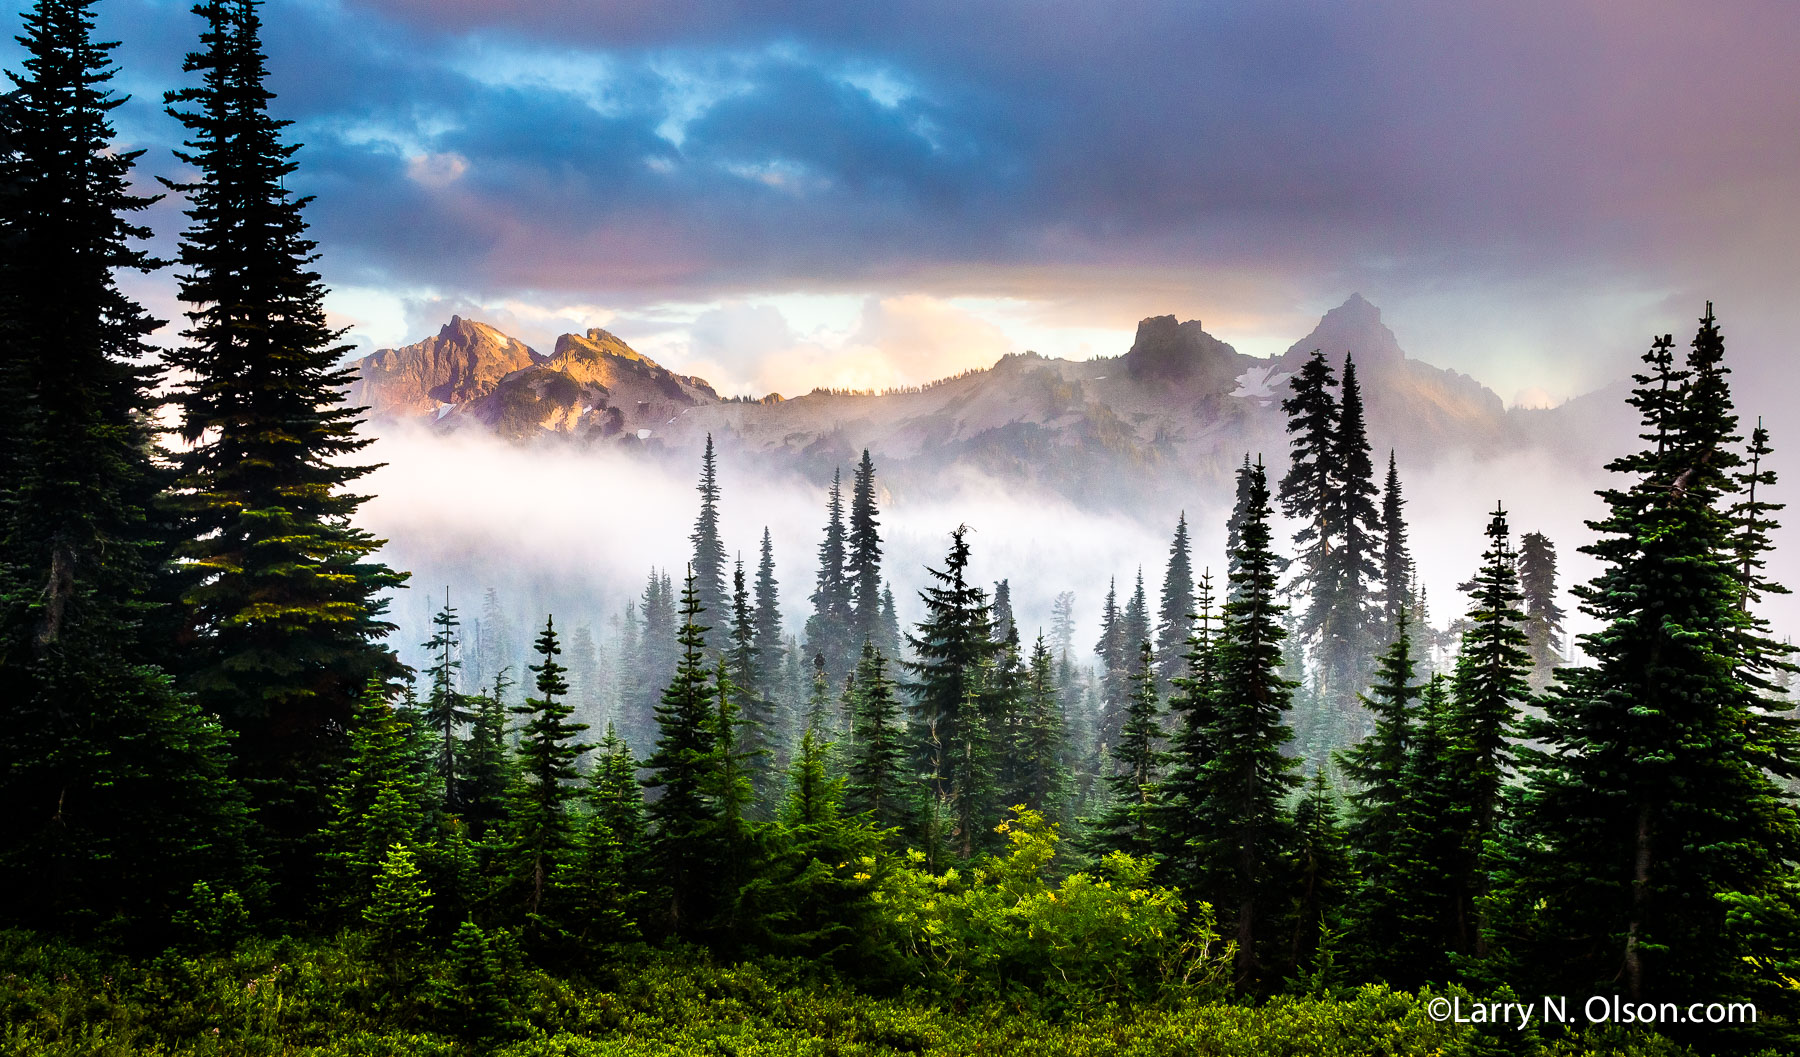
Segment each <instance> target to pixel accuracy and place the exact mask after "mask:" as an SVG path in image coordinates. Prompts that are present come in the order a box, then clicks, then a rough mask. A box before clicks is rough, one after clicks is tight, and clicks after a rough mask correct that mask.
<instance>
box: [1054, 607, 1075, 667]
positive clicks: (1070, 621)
mask: <svg viewBox="0 0 1800 1057" xmlns="http://www.w3.org/2000/svg"><path fill="white" fill-rule="evenodd" d="M1074 651H1075V592H1073V591H1061V592H1058V593H1057V596H1056V598H1054V599H1053V600H1051V602H1050V656H1051V657H1052V658H1053V659H1054V660H1057V661H1061V660H1062V659H1063V658H1064V657H1067V656H1068V655H1069V654H1071V653H1073V652H1074Z"/></svg>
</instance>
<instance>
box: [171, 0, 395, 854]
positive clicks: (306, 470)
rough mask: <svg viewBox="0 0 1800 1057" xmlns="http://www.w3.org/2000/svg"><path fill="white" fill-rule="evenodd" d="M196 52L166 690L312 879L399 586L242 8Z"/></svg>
mask: <svg viewBox="0 0 1800 1057" xmlns="http://www.w3.org/2000/svg"><path fill="white" fill-rule="evenodd" d="M194 10H195V12H196V13H197V14H199V15H200V16H201V17H202V18H203V19H204V20H205V22H206V27H205V29H204V30H203V31H202V33H201V38H200V45H201V49H200V50H199V51H197V52H193V53H190V54H189V55H188V57H187V61H186V62H185V63H184V64H183V67H182V68H183V70H184V71H186V72H188V73H192V74H198V75H199V85H198V86H196V87H192V88H186V89H182V90H180V91H175V92H171V93H169V94H168V95H167V96H166V102H167V103H168V104H169V107H168V109H169V113H170V114H171V116H173V117H175V118H176V119H177V120H178V121H180V122H181V123H182V125H183V126H184V127H186V129H187V130H188V133H189V135H190V136H191V138H190V139H188V140H187V141H186V147H187V150H186V151H183V152H177V157H178V158H180V159H181V160H182V161H183V162H184V163H186V164H187V165H189V166H191V167H192V169H193V171H194V173H195V179H194V180H193V182H191V183H184V184H169V185H168V186H169V187H170V188H171V189H172V190H177V191H182V192H185V193H186V194H187V196H188V209H187V210H186V215H187V217H188V218H189V221H190V223H189V226H188V228H187V230H186V231H185V232H184V233H183V235H182V240H181V247H180V254H179V259H180V263H181V265H182V267H183V272H182V274H181V276H180V297H181V300H182V301H184V302H186V303H187V304H189V305H190V306H192V307H191V308H190V309H189V311H188V313H187V316H188V320H189V326H188V329H187V330H185V331H183V332H182V335H183V337H185V338H186V339H187V340H186V342H185V343H184V344H181V345H178V346H176V347H175V348H173V349H172V350H170V352H169V353H168V355H167V362H168V364H169V365H170V366H171V367H173V368H175V370H176V372H177V374H176V377H177V384H176V386H175V387H174V390H173V393H172V394H171V404H172V406H173V407H174V408H175V409H176V410H177V412H178V413H179V416H180V421H179V424H178V426H177V429H176V432H177V434H178V435H179V437H180V438H181V440H182V441H183V442H184V444H185V447H184V448H183V449H182V450H181V451H180V452H178V453H177V454H176V456H175V462H176V466H177V468H178V473H179V478H178V481H177V486H176V491H175V493H174V503H175V507H176V509H177V511H178V513H179V515H180V517H181V520H182V531H183V533H184V538H185V542H184V544H183V547H182V556H183V558H184V559H185V561H184V564H183V565H182V566H181V576H182V586H183V594H182V599H183V602H184V603H185V604H186V606H187V609H188V619H189V621H190V622H191V629H192V637H191V638H189V639H188V640H186V641H184V642H183V643H182V650H181V652H182V654H183V656H184V657H186V658H187V659H188V661H189V664H188V668H187V670H186V672H185V676H184V679H183V682H184V685H185V687H186V688H187V689H189V690H191V691H192V692H193V693H195V694H196V696H197V697H198V699H199V700H200V702H201V703H202V705H203V706H204V707H206V708H208V709H209V710H212V711H215V712H217V713H218V714H219V715H220V716H221V717H222V718H223V719H224V721H225V723H226V725H227V726H228V727H230V728H231V729H232V730H233V731H235V733H236V737H235V738H234V739H233V742H232V751H233V753H234V755H235V757H236V761H237V772H238V773H239V774H240V775H242V776H243V777H244V778H245V779H246V780H247V781H248V783H249V789H250V792H251V794H252V798H253V802H254V803H255V804H256V806H257V815H256V817H257V821H258V823H259V825H260V826H261V827H262V829H263V830H264V831H265V832H267V833H268V834H270V836H271V838H272V840H273V843H272V845H271V853H272V854H275V855H276V860H275V862H274V863H272V866H273V867H274V869H273V870H272V875H273V876H275V877H278V878H281V879H283V880H284V881H289V882H295V883H297V882H298V879H300V878H304V877H306V876H308V875H309V873H310V866H309V860H310V856H311V854H312V851H313V848H312V846H311V843H310V842H311V834H313V833H315V832H317V830H318V829H319V827H320V825H321V824H322V823H323V822H324V820H325V818H326V817H327V814H328V810H329V807H328V799H329V798H328V785H327V783H328V780H329V779H328V776H329V774H330V772H331V770H332V768H333V767H335V766H336V765H337V764H338V763H339V762H340V761H341V759H342V757H343V754H344V752H345V750H346V749H347V747H348V743H347V741H346V739H345V738H344V736H343V733H342V732H343V731H344V730H345V729H346V728H347V727H348V725H349V721H350V715H351V712H352V710H353V706H354V702H355V700H356V697H357V695H358V693H360V691H361V689H362V687H363V685H364V684H365V683H366V682H367V681H368V680H369V678H370V677H371V676H372V675H379V676H382V677H383V678H393V677H396V676H398V675H399V674H400V672H401V671H402V669H401V666H400V663H399V661H398V659H397V658H396V657H395V656H394V655H393V654H392V652H391V651H389V650H387V649H386V648H384V647H383V646H382V645H381V639H382V638H383V637H385V636H386V635H387V633H388V632H389V631H391V630H392V629H393V625H392V624H390V623H388V622H387V621H385V620H383V619H382V613H383V612H384V610H385V609H386V606H387V602H386V600H385V599H384V598H383V597H382V596H383V595H384V594H385V593H386V592H388V591H390V590H392V589H394V588H396V587H399V586H401V585H402V584H403V583H404V582H405V579H406V577H405V576H404V575H403V574H399V573H396V572H394V571H393V570H391V569H389V568H388V567H387V566H386V565H383V564H381V563H380V562H379V561H377V560H375V558H374V557H373V555H374V552H375V551H376V550H377V549H378V548H379V547H380V546H381V543H382V541H381V540H378V539H376V538H374V537H373V536H371V535H369V534H368V533H367V532H364V531H362V530H361V529H358V528H356V527H355V525H354V515H355V514H356V511H357V509H358V508H359V507H360V506H361V504H362V501H363V497H362V496H359V495H356V494H354V493H352V492H350V491H349V490H348V488H349V486H350V484H351V483H352V482H354V481H356V480H358V479H360V478H361V477H362V476H364V475H365V474H367V473H368V472H369V471H370V470H371V469H373V467H371V466H367V465H356V464H355V463H354V462H353V461H352V460H351V459H350V458H349V457H350V456H353V455H354V454H355V453H356V452H358V451H360V450H361V449H362V448H363V447H365V446H366V445H367V444H368V443H369V442H370V441H369V439H368V438H365V437H359V436H358V435H357V432H356V427H357V425H358V422H359V419H358V418H357V413H358V411H359V410H360V409H357V408H349V407H345V406H343V405H344V390H345V387H346V386H347V385H348V384H349V383H350V381H351V380H352V376H353V372H352V371H351V370H350V369H349V368H342V367H339V366H338V364H339V362H340V361H341V359H342V358H343V356H344V354H345V353H346V352H347V351H349V349H350V346H347V345H342V344H339V343H338V338H339V333H338V332H337V331H334V330H333V329H332V328H331V326H330V325H329V323H327V321H326V318H325V310H324V305H323V298H324V293H325V291H324V287H323V286H322V285H321V283H320V281H319V276H318V274H317V273H316V272H314V271H313V270H312V264H313V262H314V261H315V260H316V259H317V257H316V254H315V253H314V248H315V246H314V243H313V242H312V241H311V240H310V239H308V238H307V236H306V222H305V220H304V219H303V217H302V209H303V207H304V206H305V204H306V199H305V198H301V197H296V196H295V195H294V194H293V193H292V192H291V191H289V190H288V189H287V187H286V186H285V183H286V179H287V177H288V176H290V175H291V174H292V173H293V172H294V170H295V164H294V162H293V160H292V159H293V155H294V153H295V151H296V150H297V149H298V148H297V147H296V146H293V145H288V144H285V143H283V142H282V130H283V129H284V128H285V127H286V125H287V124H288V123H287V122H285V121H277V120H275V119H273V118H271V117H270V116H269V113H268V104H269V101H270V99H271V98H272V96H271V94H270V92H269V91H268V89H267V88H266V87H265V85H264V82H265V80H266V78H267V70H266V65H265V59H264V56H263V52H262V46H261V43H260V40H259V34H260V30H261V20H260V19H259V17H258V16H257V13H256V5H255V4H254V3H244V2H228V0H204V2H202V3H200V4H199V5H197V6H196V7H195V9H194Z"/></svg>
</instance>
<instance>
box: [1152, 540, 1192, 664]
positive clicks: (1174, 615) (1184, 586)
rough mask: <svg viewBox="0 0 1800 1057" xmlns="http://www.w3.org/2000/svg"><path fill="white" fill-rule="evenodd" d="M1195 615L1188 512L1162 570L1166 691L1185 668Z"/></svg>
mask: <svg viewBox="0 0 1800 1057" xmlns="http://www.w3.org/2000/svg"><path fill="white" fill-rule="evenodd" d="M1193 616H1194V566H1193V563H1192V561H1191V560H1190V559H1189V557H1188V527H1187V514H1186V513H1185V512H1183V513H1182V515H1181V516H1180V517H1179V518H1177V519H1176V521H1175V540H1174V542H1172V543H1171V544H1169V564H1168V568H1167V569H1166V570H1165V571H1164V572H1163V588H1162V603H1161V605H1159V606H1158V607H1157V618H1156V657H1157V661H1156V689H1157V692H1158V693H1160V694H1163V695H1167V694H1168V693H1169V690H1170V688H1171V687H1173V686H1174V685H1175V680H1176V679H1177V678H1178V677H1179V676H1180V675H1181V674H1182V672H1183V671H1184V670H1185V668H1186V665H1187V662H1186V661H1185V660H1184V659H1183V657H1182V654H1183V651H1184V650H1185V649H1186V648H1187V641H1188V639H1189V637H1190V636H1191V635H1192V630H1193V629H1192V628H1191V627H1190V626H1189V622H1190V621H1192V619H1193Z"/></svg>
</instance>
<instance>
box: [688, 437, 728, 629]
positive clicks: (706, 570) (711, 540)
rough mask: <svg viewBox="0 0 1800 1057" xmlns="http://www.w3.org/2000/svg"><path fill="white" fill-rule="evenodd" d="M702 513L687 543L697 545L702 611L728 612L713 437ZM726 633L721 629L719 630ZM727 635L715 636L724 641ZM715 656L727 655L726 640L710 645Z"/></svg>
mask: <svg viewBox="0 0 1800 1057" xmlns="http://www.w3.org/2000/svg"><path fill="white" fill-rule="evenodd" d="M696 490H697V491H698V492H699V493H700V514H699V516H698V517H697V518H695V519H694V531H693V532H692V533H691V534H689V536H688V542H690V543H692V544H693V545H694V557H693V562H692V564H691V566H690V567H691V568H692V569H693V571H694V586H695V589H696V590H698V591H699V593H700V608H701V609H703V610H705V611H706V612H708V613H719V614H723V613H725V612H726V600H727V599H728V598H729V597H730V596H729V595H728V594H727V593H726V584H725V543H724V540H723V539H721V538H720V536H719V464H718V460H717V459H716V458H715V457H714V455H713V439H712V434H711V433H708V434H707V435H706V452H705V454H704V455H702V456H701V458H700V483H699V485H697V486H696ZM720 630H721V631H724V630H725V629H724V628H723V627H722V628H721V629H720ZM724 638H725V636H724V635H723V634H720V635H718V636H715V639H716V640H723V639H724ZM708 645H709V647H710V648H711V652H712V653H713V655H715V656H716V655H718V654H719V653H722V652H724V649H725V643H724V642H723V641H713V642H709V643H708Z"/></svg>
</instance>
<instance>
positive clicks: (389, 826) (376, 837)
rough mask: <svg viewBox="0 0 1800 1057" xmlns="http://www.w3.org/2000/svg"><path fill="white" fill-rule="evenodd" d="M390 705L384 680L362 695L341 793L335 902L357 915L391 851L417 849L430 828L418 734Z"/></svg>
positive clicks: (334, 828)
mask: <svg viewBox="0 0 1800 1057" xmlns="http://www.w3.org/2000/svg"><path fill="white" fill-rule="evenodd" d="M389 698H390V691H389V690H388V688H387V687H385V686H383V685H382V684H381V682H380V681H379V680H370V682H369V685H368V686H367V687H366V688H365V689H364V690H363V694H362V697H361V699H360V700H359V701H358V704H357V711H356V723H355V726H353V727H352V728H351V731H350V757H349V759H348V760H347V761H346V762H345V768H344V773H343V775H342V777H341V778H339V780H338V784H337V787H336V789H335V790H334V796H333V800H334V804H333V807H334V817H333V819H332V821H331V824H330V833H329V842H330V852H329V855H328V859H329V861H330V862H331V863H332V866H333V869H332V870H331V875H332V884H331V890H332V898H333V899H334V901H336V902H338V903H339V904H340V905H342V906H345V907H347V908H350V909H353V910H357V909H360V908H361V907H363V906H364V905H365V904H366V903H367V902H368V901H369V898H370V896H371V895H372V894H373V893H374V887H375V880H376V878H377V876H378V875H379V874H380V873H381V867H382V863H383V862H384V861H385V860H386V859H387V855H388V849H389V848H391V847H393V846H394V845H400V846H403V847H413V846H416V845H417V844H418V842H419V838H420V835H421V833H422V832H423V829H424V825H425V811H424V809H425V806H426V800H427V795H426V791H425V790H424V789H423V788H422V787H421V786H420V784H419V781H418V776H417V775H416V774H415V772H414V769H413V766H412V759H411V756H412V744H411V741H412V731H411V730H410V729H409V728H410V724H409V723H408V722H407V721H406V718H405V716H403V715H402V714H401V713H400V712H398V711H396V710H395V708H394V706H393V703H392V702H391V701H390V700H389Z"/></svg>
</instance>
